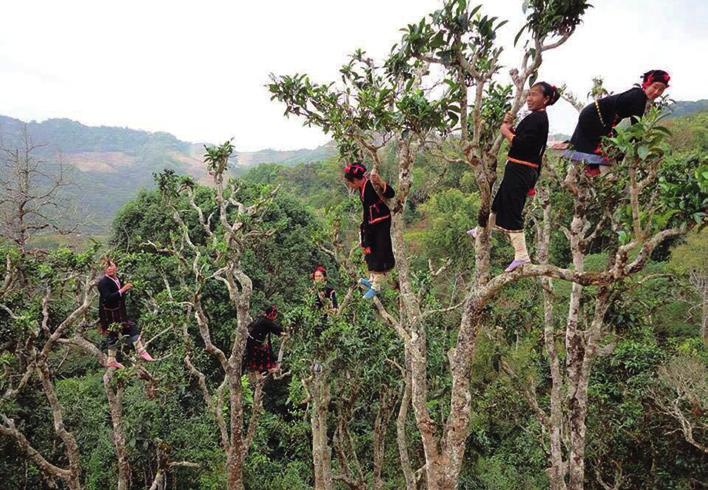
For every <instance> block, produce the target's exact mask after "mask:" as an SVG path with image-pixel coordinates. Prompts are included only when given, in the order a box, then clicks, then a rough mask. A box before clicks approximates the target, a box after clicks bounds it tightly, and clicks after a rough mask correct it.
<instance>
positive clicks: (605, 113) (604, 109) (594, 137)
mask: <svg viewBox="0 0 708 490" xmlns="http://www.w3.org/2000/svg"><path fill="white" fill-rule="evenodd" d="M646 106H647V95H646V94H645V93H644V90H642V88H641V87H634V88H631V89H629V90H627V91H626V92H622V93H620V94H613V95H609V96H607V97H603V98H602V99H598V100H597V102H593V103H592V104H588V105H587V106H585V108H584V109H583V110H582V111H580V116H579V117H578V125H577V126H576V127H575V131H574V132H573V136H572V137H571V139H570V143H571V144H572V145H573V149H574V150H576V151H580V152H583V153H599V152H600V141H601V139H602V137H603V136H609V135H610V133H611V132H612V128H614V127H615V126H616V125H617V123H618V122H620V121H621V120H622V119H625V118H627V117H641V116H643V115H644V111H645V110H646Z"/></svg>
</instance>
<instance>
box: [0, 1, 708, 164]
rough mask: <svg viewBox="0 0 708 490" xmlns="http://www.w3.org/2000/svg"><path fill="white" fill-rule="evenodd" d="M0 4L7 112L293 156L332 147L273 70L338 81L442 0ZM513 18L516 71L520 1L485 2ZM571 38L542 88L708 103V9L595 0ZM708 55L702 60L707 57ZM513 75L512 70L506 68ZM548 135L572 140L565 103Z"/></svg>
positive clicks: (551, 59)
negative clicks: (284, 96) (654, 76)
mask: <svg viewBox="0 0 708 490" xmlns="http://www.w3.org/2000/svg"><path fill="white" fill-rule="evenodd" d="M3 3H4V5H3V6H2V8H0V15H1V16H2V28H1V29H0V114H2V115H7V116H12V117H16V118H19V119H23V120H33V119H34V120H38V121H41V120H44V119H47V118H53V117H66V118H71V119H75V120H78V121H80V122H82V123H84V124H88V125H108V126H126V127H130V128H136V129H145V130H149V131H167V132H170V133H173V134H174V135H176V136H177V137H178V138H180V139H183V140H187V141H193V142H205V141H206V142H220V141H222V140H225V139H227V138H229V137H232V136H233V137H235V141H236V146H237V149H239V150H243V151H252V150H257V149H262V148H275V149H295V148H303V147H310V148H311V147H314V146H317V145H319V144H322V143H324V142H326V141H327V139H328V138H327V137H326V136H325V135H323V134H322V133H321V132H320V131H319V130H317V129H309V128H303V127H302V122H301V121H300V120H298V119H291V120H287V119H285V118H284V117H283V116H282V111H283V107H282V106H280V105H279V104H278V103H275V102H271V101H270V97H269V95H268V92H267V90H266V89H265V87H264V85H265V84H266V83H267V81H268V73H270V72H274V73H278V74H286V73H294V72H306V73H309V74H310V75H311V76H312V78H313V79H315V80H317V81H328V80H332V79H334V78H336V77H337V70H338V68H339V66H340V65H341V64H342V63H343V62H344V61H345V59H346V55H347V54H349V53H351V52H352V51H353V50H354V49H355V48H363V49H365V50H367V51H369V52H370V53H371V54H372V55H373V56H374V57H375V58H379V59H381V58H382V57H383V56H384V55H385V54H386V53H388V51H389V49H390V47H391V45H392V44H393V43H394V42H396V41H397V40H398V39H399V37H400V32H399V31H398V29H400V28H401V27H403V26H404V25H405V24H406V23H409V22H415V21H417V20H418V19H420V17H422V16H423V15H425V14H426V13H429V12H431V11H432V10H434V9H436V8H438V7H439V6H440V5H441V2H440V1H436V0H357V1H349V2H342V1H338V0H308V1H300V2H298V1H292V0H290V1H285V0H283V1H272V0H271V1H268V0H263V1H260V2H241V1H237V0H231V1H212V0H202V1H199V2H195V1H175V0H170V1H157V0H150V1H147V0H139V1H133V0H122V1H120V2H118V1H99V0H89V1H76V0H65V1H61V2H59V1H55V0H46V1H39V0H22V1H6V2H3ZM484 3H485V10H486V11H487V12H491V13H492V14H494V15H499V16H500V17H503V18H507V19H509V24H507V26H506V27H505V28H504V31H505V32H504V36H503V40H502V43H503V45H504V46H505V48H506V53H505V57H504V58H503V61H504V62H505V63H507V64H508V65H512V66H513V64H515V63H518V61H519V59H520V53H519V52H518V50H514V48H513V47H512V45H511V39H512V38H513V36H514V35H515V34H516V32H517V31H518V29H519V27H520V26H521V25H522V24H523V17H522V14H521V7H520V5H521V1H520V0H495V1H493V2H491V1H486V2H484ZM592 3H593V4H594V5H595V8H593V9H591V10H590V11H589V13H588V14H587V15H586V16H585V20H584V23H583V24H582V25H581V26H580V27H579V29H578V30H577V32H576V33H575V34H574V35H573V37H572V38H571V40H570V41H569V42H568V43H566V44H565V45H564V46H563V47H561V48H560V49H558V50H554V51H552V52H549V54H548V55H547V56H546V57H545V60H544V65H543V67H542V71H541V74H540V75H541V79H545V80H547V81H550V82H553V83H556V84H560V83H563V82H565V83H567V84H568V85H569V87H570V88H571V89H573V90H574V91H575V92H577V93H579V94H585V93H586V92H587V91H588V89H589V86H590V80H591V78H592V77H593V76H597V75H601V76H603V77H604V78H605V82H606V86H607V87H608V88H610V89H611V90H614V91H619V90H624V89H626V88H629V87H630V86H631V85H632V84H633V83H634V82H636V81H638V77H639V75H640V74H641V73H642V72H644V71H645V70H647V69H650V68H663V69H666V70H668V71H669V72H670V73H671V76H672V80H671V85H672V86H671V89H670V95H671V96H672V97H673V98H674V99H677V100H696V99H701V98H708V87H706V80H708V76H707V75H708V69H707V68H706V62H705V58H706V53H708V36H707V34H706V33H707V32H708V1H705V0H673V1H672V0H594V1H593V2H592ZM701 53H703V54H701ZM507 72H508V68H507V69H505V70H504V73H507ZM549 117H550V120H551V132H565V133H570V132H571V131H572V128H573V125H574V120H575V117H576V116H575V114H574V113H573V111H572V110H571V109H570V108H569V107H568V106H567V104H563V103H561V102H559V103H558V104H557V105H556V106H554V107H553V108H552V109H551V110H550V111H549Z"/></svg>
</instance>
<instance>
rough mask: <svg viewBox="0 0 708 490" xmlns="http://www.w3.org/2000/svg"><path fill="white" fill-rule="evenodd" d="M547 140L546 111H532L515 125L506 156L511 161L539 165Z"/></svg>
mask: <svg viewBox="0 0 708 490" xmlns="http://www.w3.org/2000/svg"><path fill="white" fill-rule="evenodd" d="M547 140H548V115H547V114H546V111H534V112H532V113H531V114H529V115H528V116H526V117H525V118H523V119H522V120H521V122H520V123H519V125H518V126H516V130H515V131H514V139H513V140H511V146H510V147H509V155H508V158H509V160H511V161H512V162H516V163H530V164H532V165H538V166H540V165H541V159H542V158H543V152H544V151H546V141H547Z"/></svg>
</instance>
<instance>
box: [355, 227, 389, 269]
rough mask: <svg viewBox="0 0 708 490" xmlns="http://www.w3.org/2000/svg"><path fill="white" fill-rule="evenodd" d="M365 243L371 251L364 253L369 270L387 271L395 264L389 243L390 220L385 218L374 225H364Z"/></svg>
mask: <svg viewBox="0 0 708 490" xmlns="http://www.w3.org/2000/svg"><path fill="white" fill-rule="evenodd" d="M362 233H366V235H367V237H366V242H365V243H366V244H368V246H369V248H370V249H371V253H369V254H366V255H365V257H364V260H366V266H367V267H368V269H369V271H371V272H388V271H390V270H391V269H393V268H394V267H395V265H396V259H395V258H394V256H393V246H392V245H391V220H390V219H387V220H384V221H381V222H379V223H376V224H374V225H368V226H366V229H365V230H362Z"/></svg>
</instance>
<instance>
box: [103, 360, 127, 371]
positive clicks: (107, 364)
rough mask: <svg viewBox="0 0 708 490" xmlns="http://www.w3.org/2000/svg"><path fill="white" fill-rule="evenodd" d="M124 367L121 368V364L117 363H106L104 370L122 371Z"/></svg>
mask: <svg viewBox="0 0 708 490" xmlns="http://www.w3.org/2000/svg"><path fill="white" fill-rule="evenodd" d="M124 367H125V366H123V365H122V364H121V363H119V362H118V361H109V362H108V363H106V368H108V369H111V368H112V369H123V368H124Z"/></svg>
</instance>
